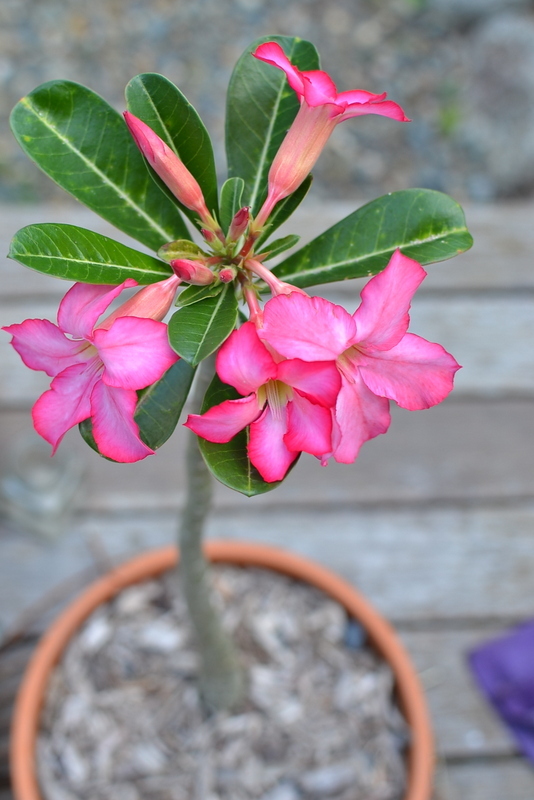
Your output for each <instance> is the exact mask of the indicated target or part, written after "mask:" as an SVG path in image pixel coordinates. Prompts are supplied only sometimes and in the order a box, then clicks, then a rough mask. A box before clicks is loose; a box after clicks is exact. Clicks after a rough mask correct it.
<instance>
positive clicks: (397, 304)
mask: <svg viewBox="0 0 534 800" xmlns="http://www.w3.org/2000/svg"><path fill="white" fill-rule="evenodd" d="M425 277H426V272H425V270H424V269H423V267H422V266H421V265H420V264H418V263H417V261H413V259H411V258H407V256H403V255H402V253H401V252H400V250H396V251H395V252H394V253H393V255H392V256H391V259H390V261H389V264H388V265H387V267H386V268H385V270H383V272H379V273H378V275H375V276H374V278H371V280H370V281H369V282H368V283H367V284H366V285H365V286H364V288H363V290H362V293H361V297H362V302H361V305H360V307H359V308H358V309H357V310H356V311H355V313H354V321H355V323H356V336H355V337H354V342H355V343H359V344H361V346H362V349H364V351H365V352H373V351H374V350H389V349H390V348H391V347H393V346H394V345H396V344H398V343H399V342H400V340H401V339H402V337H403V336H404V334H405V333H406V331H407V330H408V325H409V324H410V317H409V315H408V311H409V310H410V303H411V301H412V297H413V296H414V294H415V292H416V291H417V289H418V287H419V286H420V284H421V282H422V281H423V280H424V278H425Z"/></svg>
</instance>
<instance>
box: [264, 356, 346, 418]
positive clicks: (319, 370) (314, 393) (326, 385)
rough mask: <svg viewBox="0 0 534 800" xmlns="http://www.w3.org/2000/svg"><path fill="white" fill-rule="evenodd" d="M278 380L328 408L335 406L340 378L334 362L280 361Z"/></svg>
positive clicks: (339, 387) (297, 359) (295, 359)
mask: <svg viewBox="0 0 534 800" xmlns="http://www.w3.org/2000/svg"><path fill="white" fill-rule="evenodd" d="M278 380H280V381H283V383H287V384H288V385H289V386H292V387H293V388H294V389H298V391H299V392H300V393H301V394H303V395H304V396H305V397H307V398H309V399H310V400H311V401H312V402H314V403H319V404H320V405H322V406H326V407H328V408H330V407H332V406H333V405H334V404H335V402H336V398H337V395H338V392H339V390H340V389H341V376H340V374H339V371H338V369H337V367H336V365H335V362H334V361H302V360H301V359H300V358H292V359H289V360H288V361H281V362H280V364H278Z"/></svg>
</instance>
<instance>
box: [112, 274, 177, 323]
mask: <svg viewBox="0 0 534 800" xmlns="http://www.w3.org/2000/svg"><path fill="white" fill-rule="evenodd" d="M180 283H181V279H180V278H179V276H178V275H171V276H170V278H167V279H166V280H164V281H158V282H157V283H151V284H150V286H143V288H142V289H139V291H138V292H136V293H135V294H134V295H133V297H130V299H129V300H126V302H124V303H122V305H120V306H119V307H118V308H117V309H116V310H115V311H113V312H112V313H111V314H110V315H109V317H106V319H105V320H104V321H103V322H102V323H101V324H100V325H99V326H98V327H99V328H104V329H105V330H109V328H110V327H111V325H112V324H113V323H114V322H115V320H116V319H118V318H119V317H146V318H148V319H155V320H157V321H158V322H160V321H161V320H162V319H163V318H164V316H165V315H166V313H167V312H168V310H169V309H170V307H171V306H172V302H173V300H174V295H175V294H176V290H177V288H178V286H179V285H180Z"/></svg>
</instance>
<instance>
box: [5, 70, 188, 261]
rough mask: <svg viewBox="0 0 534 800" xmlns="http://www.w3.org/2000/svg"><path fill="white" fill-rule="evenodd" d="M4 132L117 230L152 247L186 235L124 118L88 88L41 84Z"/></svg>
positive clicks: (63, 83)
mask: <svg viewBox="0 0 534 800" xmlns="http://www.w3.org/2000/svg"><path fill="white" fill-rule="evenodd" d="M11 127H12V129H13V133H14V134H15V137H16V139H17V141H18V143H19V144H20V146H21V147H22V149H23V150H24V152H25V153H26V154H27V155H28V156H29V157H30V158H31V159H33V161H35V163H36V164H37V165H38V166H39V167H40V168H41V169H42V170H43V171H44V172H46V174H47V175H49V176H50V177H51V178H52V180H54V181H55V182H56V183H58V184H59V185H60V186H61V187H62V188H63V189H65V190H66V191H67V192H70V194H72V195H74V197H76V198H77V199H78V200H80V201H81V202H82V203H85V205H86V206H88V207H89V208H91V209H92V210H93V211H96V213H97V214H99V215H100V216H101V217H103V218H104V219H106V220H108V222H111V223H112V224H113V225H115V226H116V227H117V228H119V229H120V230H121V231H124V233H127V234H129V235H130V236H132V237H133V238H134V239H137V240H138V241H140V242H142V243H143V244H145V245H146V246H147V247H150V248H152V249H153V250H157V249H158V247H160V246H161V245H162V244H163V243H164V242H169V241H172V240H173V239H185V238H189V233H188V231H187V228H186V225H185V223H184V221H183V219H182V218H181V216H180V213H179V211H178V210H177V207H176V205H175V204H174V203H172V202H171V201H170V200H169V199H167V198H166V197H165V196H164V195H163V194H162V192H161V190H160V189H159V188H158V187H157V186H156V185H155V184H154V182H153V181H152V179H151V177H150V175H149V173H148V172H147V169H146V167H145V164H144V161H143V157H142V155H141V153H140V152H139V150H138V149H137V146H136V144H135V142H134V140H133V139H132V137H131V135H130V133H129V131H128V128H127V127H126V125H125V123H124V120H123V118H122V117H121V115H120V114H119V113H118V112H117V111H115V110H114V109H113V108H111V106H110V105H108V104H107V103H106V101H105V100H103V99H102V98H101V97H99V96H98V95H97V94H95V93H94V92H92V91H91V90H90V89H87V88H86V87H85V86H80V85H79V84H77V83H72V82H70V81H50V82H49V83H43V84H42V85H41V86H38V87H37V89H34V91H33V92H30V94H28V95H26V97H23V98H22V100H20V102H19V103H17V105H16V106H15V108H14V109H13V111H12V113H11Z"/></svg>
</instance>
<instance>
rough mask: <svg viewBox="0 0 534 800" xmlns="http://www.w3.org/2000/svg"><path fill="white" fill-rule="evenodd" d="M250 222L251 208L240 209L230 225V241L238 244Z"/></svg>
mask: <svg viewBox="0 0 534 800" xmlns="http://www.w3.org/2000/svg"><path fill="white" fill-rule="evenodd" d="M249 222H250V206H244V207H243V208H240V209H239V211H238V212H237V214H236V215H235V217H234V218H233V220H232V222H231V223H230V227H229V229H228V239H229V240H230V241H231V242H237V240H238V239H239V237H240V236H242V235H243V234H244V233H245V231H246V229H247V227H248V224H249Z"/></svg>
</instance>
